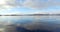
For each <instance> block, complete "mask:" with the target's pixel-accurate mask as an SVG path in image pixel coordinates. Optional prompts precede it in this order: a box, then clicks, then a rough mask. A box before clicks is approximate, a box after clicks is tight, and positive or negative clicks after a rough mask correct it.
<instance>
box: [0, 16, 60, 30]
mask: <svg viewBox="0 0 60 32" xmlns="http://www.w3.org/2000/svg"><path fill="white" fill-rule="evenodd" d="M7 24H20V25H21V26H23V27H26V28H27V29H50V30H52V29H56V28H60V16H0V25H1V26H0V28H4V27H5V25H7ZM31 26H32V27H34V28H31Z"/></svg>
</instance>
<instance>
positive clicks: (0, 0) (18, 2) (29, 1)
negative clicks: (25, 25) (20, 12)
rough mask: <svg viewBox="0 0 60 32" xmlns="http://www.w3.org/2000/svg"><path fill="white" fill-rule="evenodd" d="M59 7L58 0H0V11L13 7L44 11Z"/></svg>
mask: <svg viewBox="0 0 60 32" xmlns="http://www.w3.org/2000/svg"><path fill="white" fill-rule="evenodd" d="M52 6H55V8H56V6H60V0H0V10H2V9H10V8H14V7H27V8H35V9H45V8H48V7H52Z"/></svg>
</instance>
